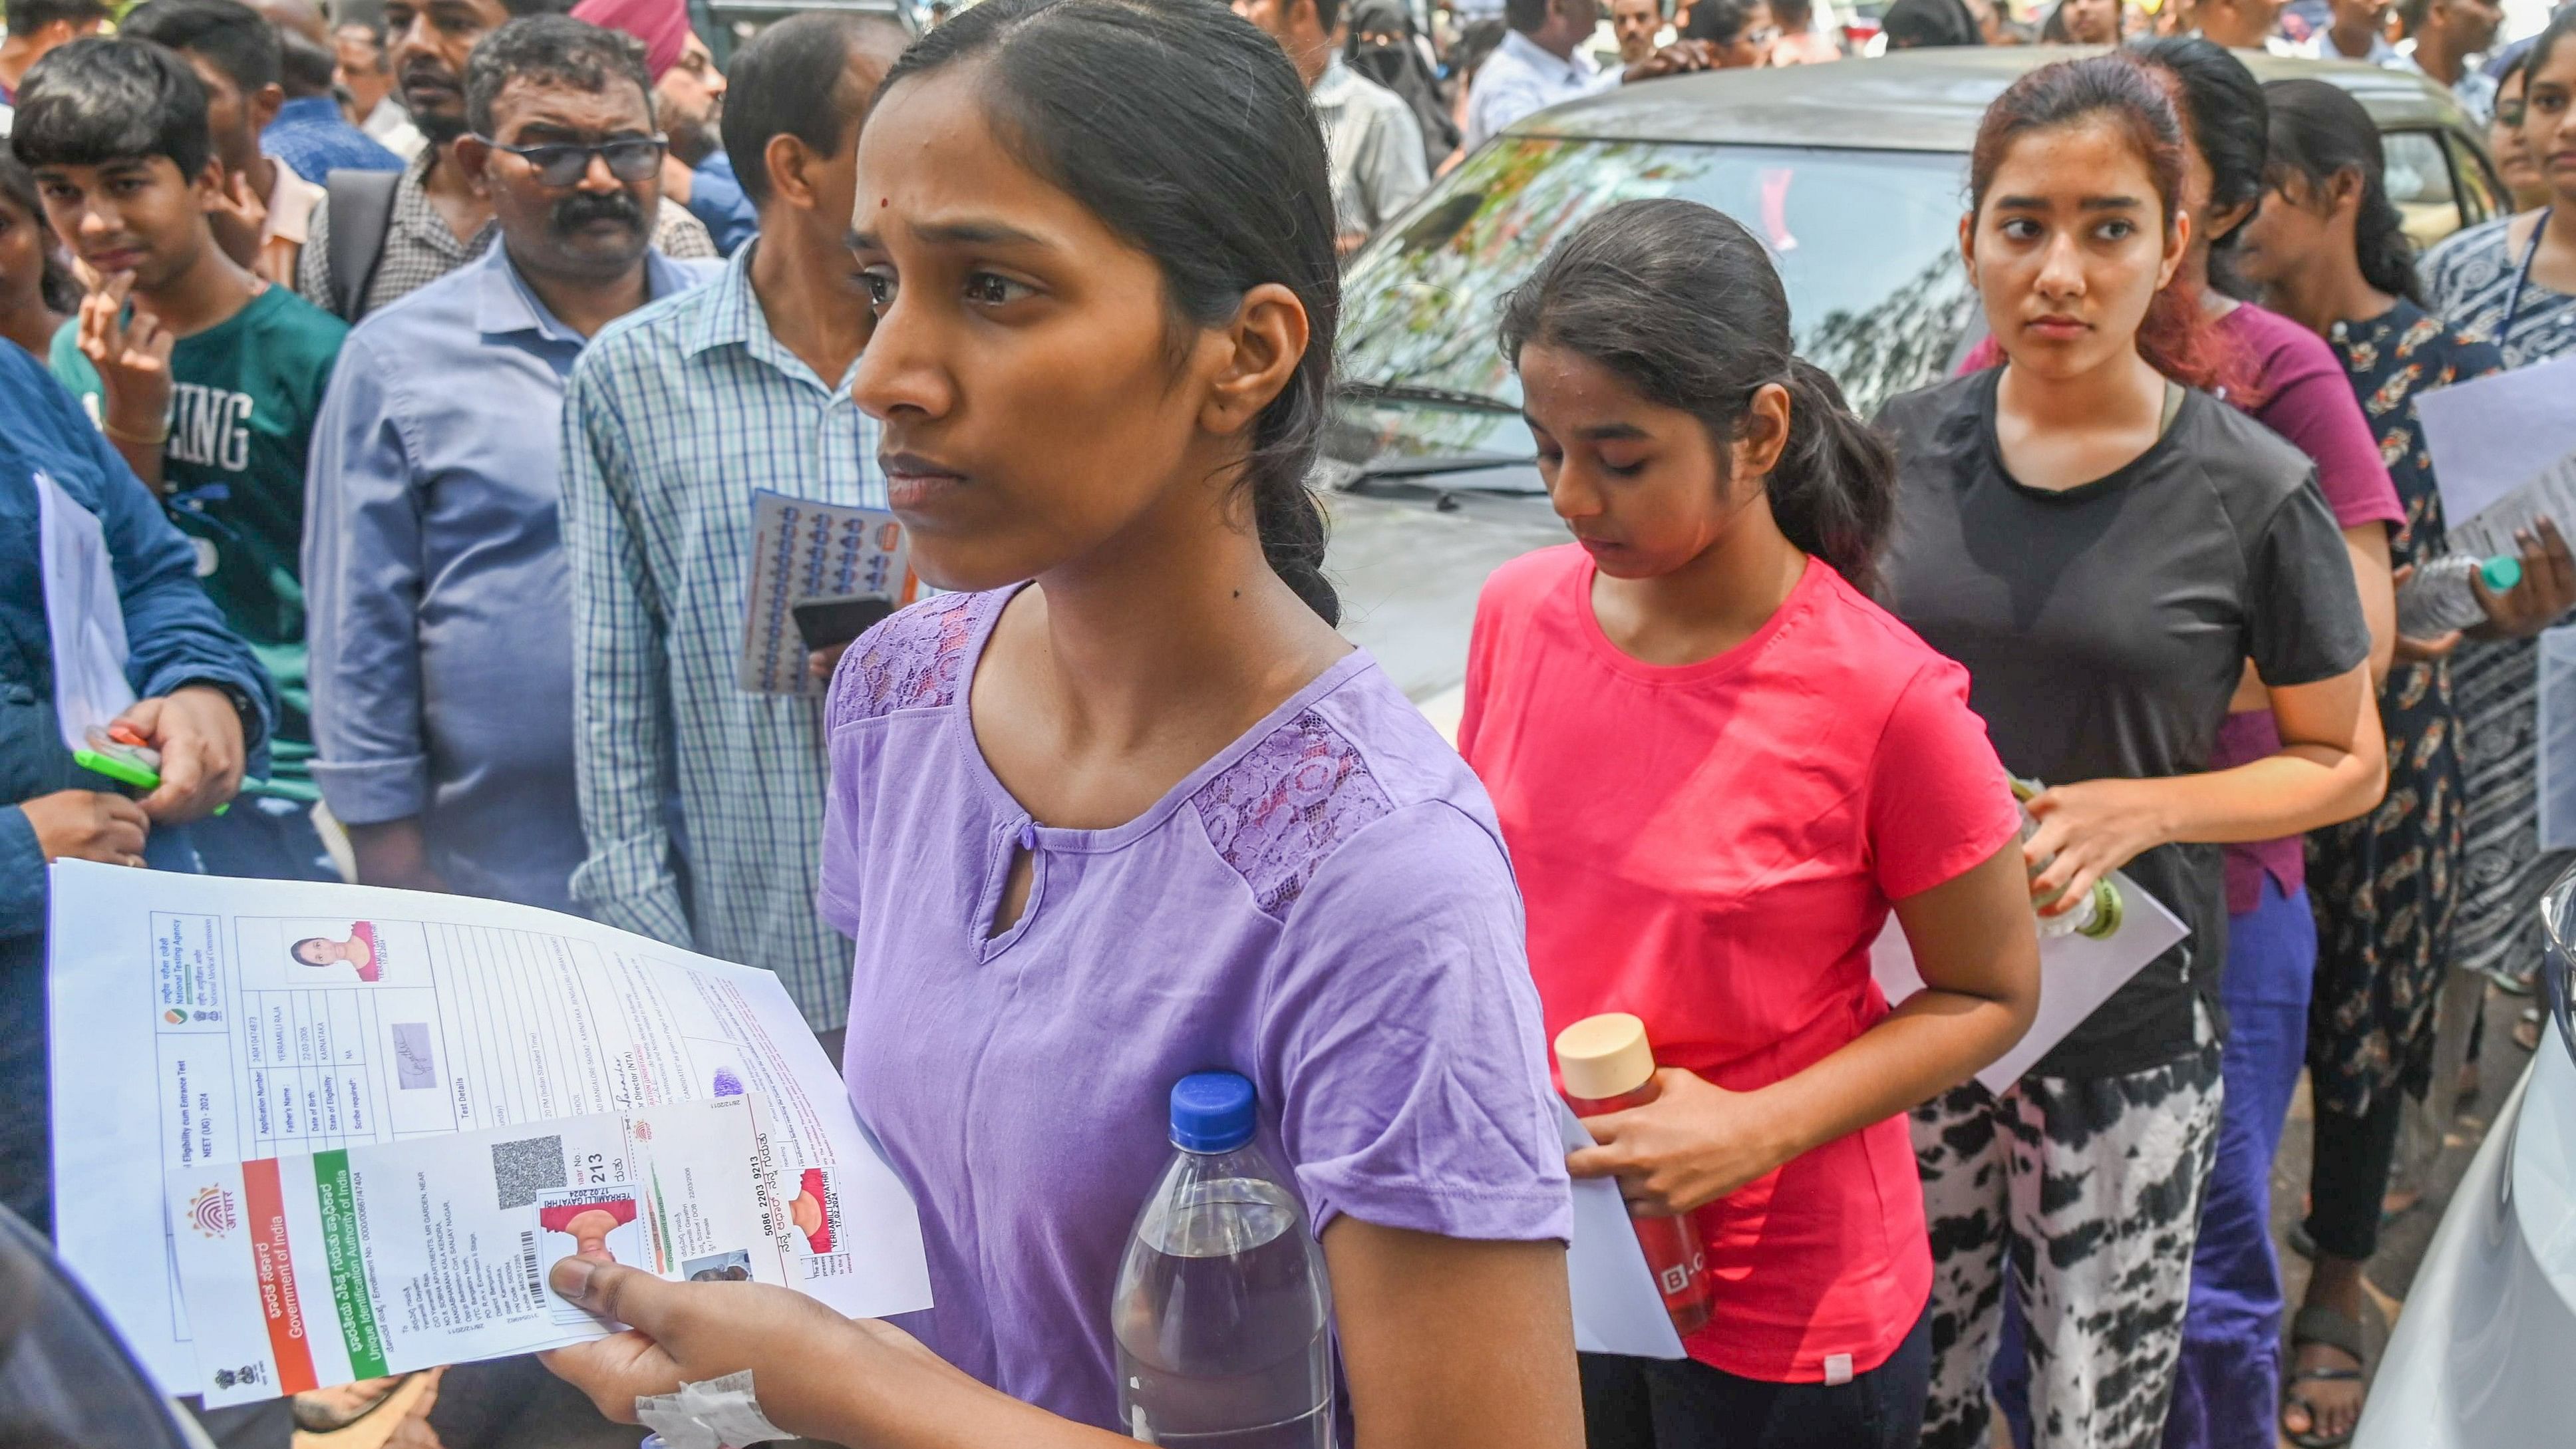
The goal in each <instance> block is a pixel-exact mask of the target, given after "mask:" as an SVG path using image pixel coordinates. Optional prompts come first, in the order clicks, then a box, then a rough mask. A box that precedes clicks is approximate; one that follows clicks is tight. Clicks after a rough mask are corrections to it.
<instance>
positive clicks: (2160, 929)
mask: <svg viewBox="0 0 2576 1449" xmlns="http://www.w3.org/2000/svg"><path fill="white" fill-rule="evenodd" d="M2111 880H2112V883H2113V884H2114V885H2116V886H2118V887H2119V890H2120V902H2121V904H2122V906H2123V907H2124V908H2125V909H2123V911H2122V912H2121V917H2120V926H2119V929H2117V930H2115V931H2113V932H2112V933H2111V934H2110V935H2108V936H2104V937H2101V938H2099V939H2096V938H2094V937H2091V936H2072V935H2069V936H2042V937H2040V938H2039V1015H2038V1016H2037V1017H2035V1018H2033V1019H2032V1021H2031V1024H2030V1030H2029V1031H2028V1032H2025V1033H2023V1035H2022V1039H2021V1040H2020V1041H2018V1042H2015V1043H2014V1044H2013V1048H2012V1050H2011V1051H2008V1052H2006V1053H2004V1054H2003V1055H2002V1056H2001V1057H1999V1058H1997V1059H1996V1060H1995V1062H1994V1064H1993V1065H1992V1066H1989V1067H1987V1068H1986V1069H1985V1070H1984V1071H1982V1072H1979V1073H1977V1080H1978V1081H1980V1082H1983V1083H1985V1084H1986V1088H1987V1090H1989V1091H1995V1092H2000V1091H2002V1090H2004V1089H2005V1088H2007V1087H2009V1086H2011V1085H2012V1084H2013V1083H2015V1082H2017V1081H2020V1080H2021V1076H2022V1073H2024V1072H2027V1071H2029V1070H2030V1069H2031V1067H2032V1065H2033V1064H2035V1063H2036V1062H2038V1060H2039V1059H2040V1058H2041V1057H2044V1056H2046V1055H2048V1049H2049V1048H2051V1047H2053V1046H2055V1045H2057V1044H2058V1043H2059V1042H2061V1041H2064V1040H2065V1039H2066V1034H2067V1033H2068V1032H2071V1031H2073V1030H2075V1028H2077V1027H2079V1026H2081V1025H2083V1024H2084V1018H2086V1017H2088V1016H2091V1015H2092V1014H2093V1011H2094V1009H2095V1008H2096V1007H2099V1006H2100V1005H2101V1004H2102V1003H2103V1002H2105V1001H2108V1000H2110V999H2111V993H2113V992H2115V991H2118V990H2119V989H2120V988H2121V987H2123V986H2125V985H2127V984H2128V981H2129V978H2130V977H2132V976H2135V975H2137V974H2138V973H2139V972H2140V971H2142V970H2145V969H2146V966H2147V963H2148V962H2150V961H2153V960H2155V959H2156V958H2157V957H2158V956H2161V955H2163V954H2164V953H2165V952H2167V951H2169V950H2171V949H2173V946H2174V943H2175V942H2177V941H2180V940H2181V939H2182V938H2183V937H2185V936H2188V935H2190V934H2191V929H2190V928H2189V927H2187V926H2185V925H2184V924H2183V923H2182V920H2181V918H2180V917H2178V916H2176V915H2175V914H2174V913H2173V912H2172V911H2170V910H2167V909H2166V908H2165V903H2164V902H2162V901H2160V900H2157V899H2156V898H2155V897H2154V896H2151V895H2149V894H2147V893H2146V891H2145V890H2144V889H2143V888H2141V887H2140V886H2139V885H2138V883H2137V882H2136V881H2133V880H2131V879H2129V878H2128V877H2127V876H2125V875H2122V874H2120V873H2119V872H2118V871H2113V872H2112V873H2111ZM1869 966H1870V974H1871V975H1872V976H1873V977H1875V978H1877V980H1878V989H1879V990H1881V991H1883V992H1885V993H1887V1000H1888V1004H1889V1005H1891V1006H1893V1005H1896V1004H1898V1003H1901V1002H1903V1001H1904V1000H1905V999H1906V998H1907V997H1909V996H1912V995H1913V994H1914V993H1916V992H1918V991H1920V990H1922V989H1923V976H1922V973H1920V972H1918V971H1916V970H1915V969H1914V950H1913V948H1912V947H1911V946H1909V945H1907V944H1906V940H1905V931H1904V929H1903V928H1902V927H1900V926H1899V925H1898V924H1897V923H1896V918H1895V917H1894V916H1889V917H1888V918H1887V928H1886V929H1885V930H1882V931H1880V932H1879V933H1878V939H1877V940H1876V941H1874V942H1872V943H1870V948H1869Z"/></svg>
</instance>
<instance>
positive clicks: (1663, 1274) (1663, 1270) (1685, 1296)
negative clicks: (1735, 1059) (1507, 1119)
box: [1556, 1011, 1708, 1337]
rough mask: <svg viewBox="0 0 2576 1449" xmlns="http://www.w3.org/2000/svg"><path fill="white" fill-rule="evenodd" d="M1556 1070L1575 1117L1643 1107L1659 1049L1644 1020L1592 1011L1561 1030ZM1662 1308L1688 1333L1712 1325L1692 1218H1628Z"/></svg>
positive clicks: (1651, 1096) (1648, 1097)
mask: <svg viewBox="0 0 2576 1449" xmlns="http://www.w3.org/2000/svg"><path fill="white" fill-rule="evenodd" d="M1556 1069H1557V1073H1558V1075H1559V1076H1560V1077H1562V1078H1563V1079H1564V1082H1565V1100H1566V1101H1567V1103H1568V1104H1570V1105H1571V1106H1572V1107H1573V1108H1574V1115H1575V1116H1577V1117H1598V1116H1600V1115H1602V1114H1603V1113H1605V1112H1620V1111H1625V1110H1627V1109H1628V1108H1630V1107H1642V1106H1644V1105H1646V1104H1647V1103H1648V1102H1651V1101H1653V1100H1655V1095H1656V1091H1657V1088H1656V1086H1655V1053H1654V1051H1653V1049H1652V1048H1650V1047H1649V1046H1647V1044H1646V1024H1645V1023H1644V1022H1642V1021H1639V1020H1638V1019H1637V1018H1635V1017H1633V1016H1630V1015H1628V1014H1627V1013H1626V1012H1624V1011H1614V1012H1611V1013H1609V1014H1607V1015H1603V1016H1587V1017H1585V1018H1584V1019H1583V1020H1581V1021H1578V1022H1576V1023H1575V1024H1574V1025H1572V1026H1569V1027H1567V1028H1566V1029H1565V1030H1563V1031H1561V1032H1558V1033H1557V1034H1556ZM1628 1221H1629V1223H1630V1224H1631V1225H1633V1226H1634V1227H1635V1228H1636V1230H1637V1242H1638V1245H1639V1246H1641V1247H1643V1248H1644V1249H1645V1250H1646V1270H1647V1271H1648V1272H1650V1273H1652V1274H1654V1275H1655V1287H1656V1289H1657V1290H1658V1291H1660V1292H1661V1293H1662V1294H1663V1295H1664V1312H1666V1313H1668V1314H1670V1315H1672V1320H1673V1327H1674V1329H1675V1330H1677V1331H1678V1332H1680V1333H1681V1334H1682V1335H1683V1336H1684V1337H1688V1336H1689V1335H1691V1334H1694V1333H1697V1332H1699V1331H1700V1330H1701V1329H1703V1328H1705V1327H1707V1326H1708V1265H1707V1261H1706V1258H1705V1256H1704V1254H1703V1253H1702V1252H1701V1249H1700V1240H1699V1228H1698V1226H1697V1225H1696V1224H1694V1223H1693V1222H1692V1221H1691V1220H1690V1218H1689V1217H1688V1216H1683V1217H1677V1218H1630V1219H1629V1220H1628Z"/></svg>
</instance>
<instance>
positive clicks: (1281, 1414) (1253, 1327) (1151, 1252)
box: [1110, 1072, 1333, 1449]
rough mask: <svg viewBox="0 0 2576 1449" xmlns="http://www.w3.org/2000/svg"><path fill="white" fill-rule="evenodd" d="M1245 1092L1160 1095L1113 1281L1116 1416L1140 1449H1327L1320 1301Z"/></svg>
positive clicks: (1322, 1294)
mask: <svg viewBox="0 0 2576 1449" xmlns="http://www.w3.org/2000/svg"><path fill="white" fill-rule="evenodd" d="M1252 1105H1253V1096H1252V1083H1250V1082H1248V1081H1246V1080H1244V1079H1243V1078H1242V1077H1240V1076H1237V1075H1236V1074H1234V1073H1233V1072H1199V1073H1195V1074H1193V1075H1191V1076H1186V1077H1183V1078H1181V1080H1180V1081H1178V1082H1176V1083H1174V1084H1173V1086H1172V1145H1173V1146H1174V1147H1176V1148H1178V1149H1180V1150H1179V1151H1178V1152H1176V1153H1174V1154H1173V1156H1172V1165H1171V1166H1170V1167H1168V1168H1166V1169H1165V1170H1164V1172H1163V1180H1162V1181H1161V1182H1160V1183H1158V1184H1156V1185H1155V1188H1154V1192H1153V1195H1152V1196H1151V1197H1148V1198H1147V1199H1146V1200H1145V1210H1144V1211H1143V1212H1142V1213H1139V1214H1138V1215H1137V1217H1136V1230H1135V1232H1134V1233H1133V1234H1131V1235H1130V1236H1129V1238H1128V1241H1127V1258H1126V1261H1125V1262H1123V1263H1121V1264H1120V1265H1119V1268H1118V1290H1117V1294H1116V1296H1115V1298H1114V1299H1113V1301H1112V1306H1111V1309H1110V1323H1111V1332H1112V1336H1113V1337H1115V1338H1116V1339H1117V1341H1118V1407H1119V1409H1120V1411H1121V1412H1123V1413H1124V1414H1125V1415H1126V1417H1127V1428H1128V1431H1129V1432H1130V1433H1132V1434H1134V1435H1135V1436H1136V1437H1137V1438H1139V1439H1142V1440H1144V1441H1145V1442H1146V1443H1148V1444H1176V1445H1189V1446H1194V1449H1332V1444H1333V1355H1332V1292H1331V1288H1330V1287H1329V1285H1328V1283H1327V1281H1326V1279H1325V1276H1324V1258H1323V1254H1322V1253H1320V1252H1318V1251H1317V1250H1316V1247H1315V1239H1314V1235H1313V1234H1312V1233H1310V1232H1308V1231H1307V1228H1306V1212H1305V1209H1304V1208H1302V1207H1300V1206H1299V1205H1298V1202H1297V1198H1296V1195H1295V1194H1293V1193H1291V1192H1290V1191H1289V1190H1288V1188H1287V1186H1286V1181H1287V1180H1286V1179H1285V1178H1284V1177H1282V1176H1281V1175H1280V1173H1279V1170H1278V1169H1277V1168H1275V1167H1272V1166H1271V1165H1270V1160H1269V1159H1268V1158H1267V1157H1266V1156H1264V1155H1263V1154H1262V1151H1261V1149H1260V1148H1259V1147H1256V1146H1254V1145H1253V1141H1252V1132H1253V1123H1254V1117H1253V1110H1252Z"/></svg>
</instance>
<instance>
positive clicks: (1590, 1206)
mask: <svg viewBox="0 0 2576 1449" xmlns="http://www.w3.org/2000/svg"><path fill="white" fill-rule="evenodd" d="M1556 1126H1557V1131H1558V1134H1559V1135H1560V1136H1562V1137H1563V1138H1564V1139H1565V1150H1566V1151H1568V1152H1575V1151H1579V1150H1581V1149H1583V1148H1586V1147H1590V1146H1592V1145H1593V1141H1592V1134H1591V1133H1590V1132H1589V1131H1587V1130H1585V1128H1584V1126H1583V1121H1582V1119H1581V1118H1578V1117H1576V1116H1575V1115H1574V1111H1573V1109H1572V1108H1570V1107H1568V1106H1566V1105H1565V1104H1564V1103H1563V1102H1558V1103H1557V1104H1556ZM1565 1271H1566V1275H1567V1277H1568V1278H1569V1279H1571V1280H1572V1287H1573V1290H1574V1346H1575V1347H1576V1348H1578V1349H1581V1350H1582V1351H1583V1352H1585V1353H1625V1354H1634V1355H1636V1356H1637V1357H1639V1358H1680V1357H1681V1356H1682V1340H1681V1335H1680V1334H1678V1333H1675V1332H1674V1331H1673V1320H1672V1318H1671V1317H1670V1316H1669V1315H1668V1314H1666V1313H1665V1312H1664V1297H1663V1295H1662V1294H1661V1293H1658V1292H1656V1291H1655V1275H1654V1274H1653V1273H1652V1272H1650V1271H1649V1270H1648V1269H1647V1267H1646V1253H1645V1250H1644V1249H1643V1248H1640V1247H1639V1246H1638V1245H1637V1234H1636V1231H1635V1230H1634V1229H1632V1228H1631V1227H1630V1226H1629V1225H1628V1203H1627V1200H1626V1199H1625V1198H1622V1197H1621V1196H1620V1195H1619V1182H1618V1179H1616V1178H1609V1177H1594V1178H1586V1179H1583V1180H1581V1181H1579V1182H1577V1183H1575V1184H1574V1241H1573V1243H1572V1244H1571V1245H1570V1246H1569V1247H1568V1248H1567V1250H1566V1255H1565Z"/></svg>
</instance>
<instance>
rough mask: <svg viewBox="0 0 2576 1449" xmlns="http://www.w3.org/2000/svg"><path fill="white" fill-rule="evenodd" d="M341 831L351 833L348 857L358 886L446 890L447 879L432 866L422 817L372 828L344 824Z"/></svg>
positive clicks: (389, 821) (380, 823)
mask: <svg viewBox="0 0 2576 1449" xmlns="http://www.w3.org/2000/svg"><path fill="white" fill-rule="evenodd" d="M341 828H342V829H344V830H346V831H348V832H349V855H350V857H351V858H352V859H353V860H354V861H355V863H356V865H357V867H358V884H360V885H373V886H399V887H401V888H402V889H404V890H414V891H441V892H444V891H445V890H446V889H447V881H446V879H445V878H444V877H442V876H441V875H439V873H438V868H437V867H436V866H434V865H431V864H430V863H429V842H428V840H427V838H426V837H424V836H423V835H422V834H421V829H420V817H419V816H417V815H406V816H404V817H403V818H402V819H400V820H380V821H377V822H375V823H374V824H372V825H350V824H347V823H346V822H343V823H342V826H341Z"/></svg>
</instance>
